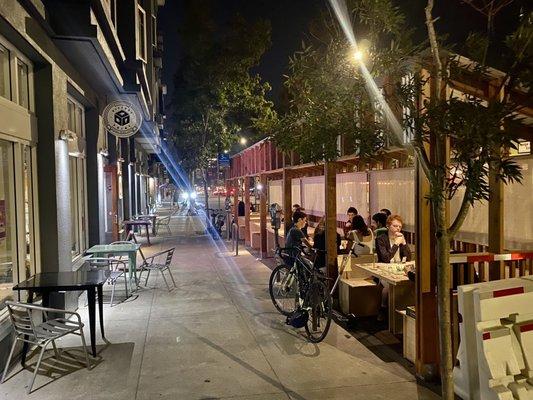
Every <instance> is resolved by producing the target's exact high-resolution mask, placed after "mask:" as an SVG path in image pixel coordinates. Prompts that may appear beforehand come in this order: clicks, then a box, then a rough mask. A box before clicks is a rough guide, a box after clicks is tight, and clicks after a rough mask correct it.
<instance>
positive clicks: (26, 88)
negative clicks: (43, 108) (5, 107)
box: [0, 36, 33, 110]
mask: <svg viewBox="0 0 533 400" xmlns="http://www.w3.org/2000/svg"><path fill="white" fill-rule="evenodd" d="M31 76H32V65H31V63H30V62H29V60H28V59H26V57H25V56H24V55H23V54H22V53H20V52H19V51H18V50H17V48H16V47H14V46H13V45H11V43H9V42H8V41H7V40H5V39H4V38H3V37H2V36H0V97H3V98H5V99H7V100H10V101H12V102H14V103H17V104H19V105H20V106H22V107H24V108H26V109H28V110H32V109H33V107H32V104H31V103H32V97H31V96H32V91H31V90H32V82H31Z"/></svg>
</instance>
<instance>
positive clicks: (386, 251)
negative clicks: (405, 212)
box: [376, 215, 411, 263]
mask: <svg viewBox="0 0 533 400" xmlns="http://www.w3.org/2000/svg"><path fill="white" fill-rule="evenodd" d="M402 226H403V220H402V217H400V216H399V215H391V216H390V217H389V218H387V230H388V232H387V234H386V235H380V236H378V237H377V238H376V253H377V255H378V262H382V263H390V262H402V261H403V260H404V258H405V261H411V250H410V249H409V246H408V245H407V242H406V241H405V237H404V236H403V233H402V232H401V231H402Z"/></svg>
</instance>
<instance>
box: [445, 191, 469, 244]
mask: <svg viewBox="0 0 533 400" xmlns="http://www.w3.org/2000/svg"><path fill="white" fill-rule="evenodd" d="M469 193H470V190H469V189H468V188H467V189H466V190H465V194H464V195H463V201H462V202H461V207H460V208H459V212H458V213H457V216H456V217H455V220H454V221H453V223H452V224H451V226H450V228H448V235H449V236H450V238H453V237H454V236H455V235H456V234H457V232H458V231H459V229H460V228H461V225H463V222H464V221H465V218H466V216H467V215H468V211H469V210H470V201H469V200H468V199H469V197H470V196H469Z"/></svg>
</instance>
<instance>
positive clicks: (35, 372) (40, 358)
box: [27, 342, 48, 394]
mask: <svg viewBox="0 0 533 400" xmlns="http://www.w3.org/2000/svg"><path fill="white" fill-rule="evenodd" d="M47 344H48V342H46V343H45V344H44V345H39V346H41V351H40V352H39V359H38V360H37V364H35V371H33V376H32V377H31V380H30V384H29V386H28V391H27V393H28V394H30V393H31V389H32V388H33V384H34V383H35V378H36V377H37V372H39V367H40V365H41V361H42V360H43V355H44V350H45V349H46V345H47Z"/></svg>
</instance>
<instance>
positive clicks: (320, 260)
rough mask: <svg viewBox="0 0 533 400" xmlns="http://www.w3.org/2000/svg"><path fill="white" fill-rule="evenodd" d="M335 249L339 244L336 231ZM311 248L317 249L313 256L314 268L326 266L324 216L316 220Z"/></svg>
mask: <svg viewBox="0 0 533 400" xmlns="http://www.w3.org/2000/svg"><path fill="white" fill-rule="evenodd" d="M335 240H336V242H337V251H338V250H339V248H340V246H341V235H339V234H338V233H337V237H336V239H335ZM313 249H316V250H319V251H317V253H316V257H315V264H314V265H315V268H317V269H318V268H324V267H325V266H326V253H325V251H326V217H325V216H323V217H322V218H320V220H319V221H318V224H317V226H316V228H315V234H314V236H313Z"/></svg>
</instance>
